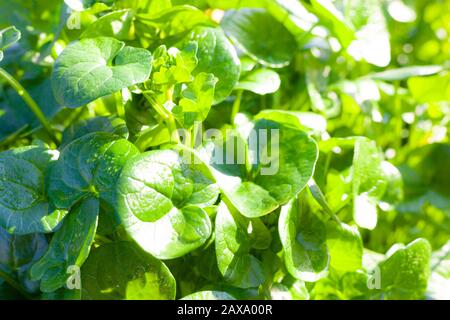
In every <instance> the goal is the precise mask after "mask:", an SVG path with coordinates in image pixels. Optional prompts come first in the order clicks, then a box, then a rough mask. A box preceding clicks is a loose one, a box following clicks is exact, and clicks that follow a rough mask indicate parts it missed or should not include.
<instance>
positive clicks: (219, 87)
mask: <svg viewBox="0 0 450 320" xmlns="http://www.w3.org/2000/svg"><path fill="white" fill-rule="evenodd" d="M186 40H187V41H197V43H198V51H197V58H198V65H197V67H196V68H195V69H194V75H196V74H199V73H201V72H205V73H212V74H214V76H215V77H217V78H218V79H219V81H218V82H217V84H216V87H215V90H214V103H215V104H217V103H219V102H222V101H223V100H225V99H226V98H227V97H228V96H229V95H230V93H231V91H232V90H233V88H234V86H235V85H236V83H237V82H238V80H239V75H240V70H241V67H240V60H239V57H238V56H237V53H236V50H235V49H234V47H233V45H232V44H231V43H230V41H229V40H228V39H227V38H226V37H225V34H224V33H223V31H222V30H221V29H220V28H210V27H196V28H195V29H194V30H193V31H192V32H191V33H190V34H189V35H188V36H187V38H186Z"/></svg>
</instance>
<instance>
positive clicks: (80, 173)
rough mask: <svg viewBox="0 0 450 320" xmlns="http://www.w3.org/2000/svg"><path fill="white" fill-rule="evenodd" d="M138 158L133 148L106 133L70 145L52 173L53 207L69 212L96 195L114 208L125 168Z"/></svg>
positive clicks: (84, 138) (92, 134) (98, 133)
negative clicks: (84, 199)
mask: <svg viewBox="0 0 450 320" xmlns="http://www.w3.org/2000/svg"><path fill="white" fill-rule="evenodd" d="M137 154H139V151H138V150H137V148H136V147H135V146H134V145H133V144H131V143H130V142H128V141H127V140H125V139H121V138H119V137H118V136H116V135H114V134H112V133H107V132H97V133H91V134H87V135H85V136H83V137H81V138H79V139H77V140H75V141H73V142H71V143H70V144H69V145H67V146H66V147H65V148H64V149H63V150H62V151H61V156H60V158H59V160H58V161H57V162H56V163H55V165H54V166H53V167H52V168H51V170H50V183H49V184H50V187H49V194H50V197H51V199H52V200H53V203H54V204H55V205H56V206H57V207H58V208H70V207H71V206H73V205H74V204H75V203H76V202H78V201H79V200H80V199H82V198H83V197H85V196H87V195H93V196H99V197H100V198H101V199H102V200H104V201H105V202H106V203H107V204H109V205H110V206H112V207H114V201H113V198H114V192H115V185H116V181H117V179H118V177H119V175H120V172H121V170H122V167H123V165H124V164H125V162H126V161H127V160H128V159H129V158H132V157H134V156H136V155H137Z"/></svg>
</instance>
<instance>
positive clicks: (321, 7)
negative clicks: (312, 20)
mask: <svg viewBox="0 0 450 320" xmlns="http://www.w3.org/2000/svg"><path fill="white" fill-rule="evenodd" d="M311 4H312V8H313V9H314V11H315V13H317V14H318V15H319V17H321V18H322V19H323V20H324V22H325V23H329V24H330V27H331V29H332V30H333V32H334V33H335V34H336V36H337V37H338V39H339V41H340V42H341V44H342V46H343V47H344V48H346V47H348V46H349V44H350V43H351V42H352V40H354V38H355V34H354V32H353V30H352V28H351V27H350V26H349V24H348V23H347V21H346V20H345V18H344V16H343V15H342V13H341V12H340V11H339V10H337V9H336V7H335V6H334V4H333V2H332V1H329V0H311Z"/></svg>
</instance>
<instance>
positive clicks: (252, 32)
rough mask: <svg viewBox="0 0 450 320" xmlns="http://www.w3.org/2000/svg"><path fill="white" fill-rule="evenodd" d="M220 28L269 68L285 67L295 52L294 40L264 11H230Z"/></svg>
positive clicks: (282, 26) (281, 25)
mask: <svg viewBox="0 0 450 320" xmlns="http://www.w3.org/2000/svg"><path fill="white" fill-rule="evenodd" d="M221 25H222V28H223V29H224V30H225V32H226V34H227V35H228V36H229V37H230V38H232V39H233V40H234V41H235V42H236V43H237V44H238V45H239V46H240V47H241V48H242V49H243V50H244V52H246V53H247V54H248V55H250V56H251V57H252V58H254V59H255V60H257V61H258V62H259V63H261V64H263V65H266V66H269V67H274V68H279V67H283V66H286V65H287V64H289V62H290V61H291V59H292V58H293V56H294V52H295V51H296V49H297V45H296V41H295V38H294V37H293V36H292V35H291V33H290V32H289V31H288V30H287V29H286V27H285V26H284V25H283V24H281V23H280V22H278V21H277V20H276V19H275V18H274V17H272V16H271V15H270V13H268V12H267V11H266V10H265V9H258V8H256V9H240V10H229V11H227V12H226V14H225V17H224V18H223V20H222V23H221Z"/></svg>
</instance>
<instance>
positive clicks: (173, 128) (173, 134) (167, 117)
mask: <svg viewBox="0 0 450 320" xmlns="http://www.w3.org/2000/svg"><path fill="white" fill-rule="evenodd" d="M143 94H144V96H145V98H146V99H147V100H148V101H149V102H150V104H151V105H152V107H153V109H154V110H155V111H156V112H157V113H158V114H159V116H160V117H161V118H162V119H163V120H164V122H165V123H166V124H167V127H168V128H169V132H170V139H171V140H172V142H173V143H180V137H179V136H178V133H177V124H176V123H175V119H174V117H173V116H172V115H171V114H169V113H168V112H167V111H166V110H165V109H164V107H163V106H161V105H160V104H159V103H158V101H156V100H155V99H154V98H153V97H152V96H151V95H150V94H148V93H146V92H143Z"/></svg>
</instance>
